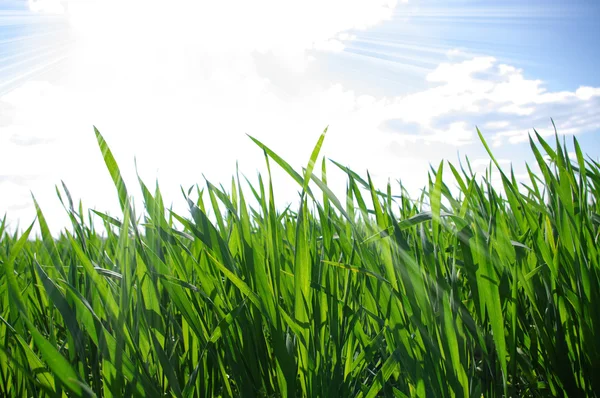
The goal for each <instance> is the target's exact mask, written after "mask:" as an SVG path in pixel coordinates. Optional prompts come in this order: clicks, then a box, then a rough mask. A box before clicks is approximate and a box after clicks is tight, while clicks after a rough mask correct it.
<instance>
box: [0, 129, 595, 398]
mask: <svg viewBox="0 0 600 398" xmlns="http://www.w3.org/2000/svg"><path fill="white" fill-rule="evenodd" d="M95 133H96V137H97V140H98V144H99V147H100V150H101V152H102V154H103V157H104V160H105V162H106V166H107V168H108V171H109V173H110V175H111V177H112V180H113V182H114V184H115V187H116V188H117V193H118V198H119V203H120V205H121V209H122V211H123V217H122V218H121V219H117V218H114V217H110V216H108V215H106V214H103V213H100V212H94V214H95V215H97V216H98V217H99V218H98V219H99V220H100V221H101V222H102V223H103V225H104V227H105V229H106V234H103V235H100V234H99V233H98V232H97V231H96V229H95V228H94V225H93V223H92V213H91V212H90V214H88V218H87V220H88V221H86V219H85V218H84V214H83V210H82V206H81V204H80V205H79V208H76V207H75V206H74V205H73V201H72V199H71V195H70V194H69V191H68V190H67V189H66V186H64V184H63V190H62V191H59V190H58V189H57V192H58V194H59V197H60V200H61V202H62V201H63V197H65V198H66V199H67V201H66V205H65V210H66V211H67V213H68V215H69V218H70V220H71V222H72V227H73V228H72V231H73V232H69V231H65V232H63V233H62V234H61V236H60V237H59V238H57V239H53V238H52V236H51V234H50V229H49V227H48V225H47V223H46V220H45V218H44V215H43V213H42V210H41V209H40V207H39V206H38V204H37V202H36V203H35V206H36V210H37V222H38V224H39V226H40V230H41V239H39V238H38V239H36V240H30V239H29V240H28V237H29V234H30V231H31V227H30V228H29V229H27V231H26V232H25V233H24V234H21V235H20V236H17V235H9V233H8V232H7V231H6V230H5V219H4V220H2V222H1V223H0V236H1V238H0V317H1V318H0V395H2V396H13V397H29V396H39V397H44V396H46V397H60V396H65V395H68V396H78V397H83V396H97V397H123V396H142V397H143V396H146V397H158V396H165V395H171V396H175V397H209V396H224V397H234V396H235V397H238V396H241V397H254V396H264V397H280V396H285V397H296V396H306V397H335V396H339V397H376V396H383V397H409V396H410V397H412V396H415V397H455V396H463V397H470V396H503V395H504V396H532V397H538V396H540V397H541V396H563V397H575V396H598V391H600V378H598V377H595V375H596V372H597V369H600V338H599V337H598V336H600V335H599V334H596V333H595V331H596V330H600V307H599V306H598V305H597V303H599V302H600V264H599V260H600V256H599V253H598V248H597V247H596V245H597V243H598V237H599V232H600V230H599V225H600V209H599V204H598V201H597V198H598V195H599V194H600V165H599V164H598V163H596V162H594V161H593V160H591V159H587V160H586V159H585V158H584V156H583V154H582V152H581V149H580V147H579V145H578V143H577V141H576V140H574V148H575V154H576V161H574V162H572V161H571V160H570V159H569V157H568V152H567V148H566V145H565V144H564V143H563V144H562V145H561V144H560V142H558V139H557V140H556V145H555V147H554V148H553V147H551V146H550V145H549V144H548V143H547V142H545V141H544V140H543V139H542V138H541V137H540V136H539V135H537V133H536V135H537V141H538V144H536V143H534V141H533V140H531V149H532V151H533V154H534V156H535V158H536V159H537V163H538V164H537V166H538V167H539V169H540V170H541V172H540V173H539V174H535V173H534V172H533V171H532V170H531V168H530V167H529V166H528V168H527V169H528V172H529V176H530V181H529V182H528V184H524V185H519V184H518V183H517V181H516V178H515V176H514V173H513V172H512V170H510V172H506V171H503V170H500V168H499V165H498V164H497V162H496V160H495V159H494V157H493V155H492V153H491V152H490V151H489V148H488V146H487V144H485V141H484V140H483V136H481V133H480V137H481V140H482V142H483V143H484V146H485V148H486V149H487V150H488V152H489V154H490V157H491V159H492V162H493V163H494V164H495V165H496V167H497V168H498V172H499V173H500V176H501V181H502V184H503V189H502V192H499V191H497V190H495V189H494V187H493V186H492V184H491V181H490V178H491V170H488V172H486V176H485V177H484V178H478V177H476V176H475V175H474V174H473V173H472V171H471V170H470V167H468V168H467V171H465V169H464V168H463V167H462V165H461V167H458V168H457V167H455V166H453V165H451V164H447V167H446V171H447V172H446V173H445V174H443V171H444V164H443V163H442V164H440V166H439V168H438V169H437V170H436V169H432V171H431V176H430V180H429V186H428V188H427V189H426V190H424V192H423V194H422V195H421V197H420V198H419V200H416V201H415V200H411V199H410V198H409V197H408V194H407V193H406V191H405V190H404V189H402V187H401V191H402V192H403V193H402V195H400V196H392V195H391V187H390V186H389V185H388V187H387V189H386V190H379V189H377V188H376V187H375V186H374V185H373V182H372V180H371V178H370V176H369V175H367V176H366V178H363V177H361V176H359V175H358V174H357V173H355V172H353V171H352V170H350V169H348V168H346V167H344V166H342V165H340V164H338V163H335V162H334V165H335V166H336V167H339V168H340V170H342V171H343V172H344V173H346V174H347V177H348V184H347V192H346V197H345V198H341V199H340V198H338V197H336V196H335V194H334V193H333V192H332V191H331V190H330V189H329V188H328V186H327V169H326V163H325V161H323V162H322V163H321V168H320V170H319V167H318V155H319V151H320V148H321V145H322V143H323V139H324V137H325V133H323V135H322V136H321V137H320V139H319V141H318V143H317V145H316V146H315V149H314V151H313V152H312V155H311V156H310V159H309V162H308V166H307V167H306V169H304V170H303V171H301V172H298V171H295V170H294V169H293V168H292V167H291V166H290V165H289V164H288V163H287V162H285V161H284V160H283V159H282V158H280V157H279V156H278V155H277V154H275V153H274V152H273V151H272V150H270V149H269V148H268V147H267V146H266V145H264V144H263V143H261V142H259V141H258V140H256V139H254V138H252V140H253V141H254V142H255V143H256V144H257V145H258V146H259V147H260V149H262V150H263V151H264V153H265V158H266V161H267V166H268V170H269V175H268V176H267V177H268V178H267V179H266V180H265V179H263V178H262V177H260V179H259V184H258V186H252V185H250V186H249V188H250V190H251V192H252V194H253V195H254V199H257V200H258V208H256V209H255V208H253V207H251V206H249V205H248V201H247V199H246V198H245V196H244V192H245V190H244V188H243V187H244V186H246V185H243V184H242V181H241V180H240V178H239V177H237V176H236V178H234V179H233V180H232V184H231V190H230V192H227V191H226V190H225V188H223V187H222V186H221V187H217V186H215V185H213V184H211V183H210V182H207V186H206V189H205V190H203V191H199V198H198V199H197V200H194V199H192V198H191V197H190V194H191V190H190V191H189V192H184V193H183V194H184V196H185V199H186V201H187V203H188V205H189V209H190V212H189V215H187V216H186V215H181V214H176V213H174V212H173V211H171V210H169V209H166V208H165V206H164V203H163V200H162V195H161V192H160V189H159V187H158V186H156V188H155V190H154V193H152V192H151V191H150V190H149V189H148V187H147V186H146V185H145V184H144V183H143V182H142V181H141V180H140V181H139V182H140V186H141V188H142V194H143V199H144V203H145V209H144V212H143V216H142V218H141V219H138V218H136V215H135V213H134V209H133V206H132V204H131V198H130V197H129V196H128V192H130V191H128V190H127V188H126V187H125V182H124V180H123V179H122V178H121V174H120V171H119V168H118V166H117V163H116V161H115V159H114V157H113V155H112V153H111V151H110V149H109V147H108V144H107V143H106V141H105V140H104V138H103V137H102V135H101V134H100V133H99V132H98V131H97V130H95ZM270 162H275V164H276V165H277V166H279V167H282V168H283V170H285V171H286V172H287V173H288V174H289V175H290V177H291V178H292V179H294V180H295V181H296V182H297V183H298V188H299V191H300V192H301V195H300V197H299V203H298V204H297V205H296V206H297V211H296V212H295V211H294V210H293V209H294V205H292V206H291V207H288V208H287V209H285V210H284V211H278V210H277V209H276V206H275V193H276V190H275V189H274V187H273V186H272V184H271V176H270V170H271V169H270V167H271V164H270ZM448 169H449V170H450V172H451V173H452V176H453V177H454V179H455V181H456V184H457V193H456V194H454V195H453V194H452V193H451V191H450V189H449V188H448V185H447V184H446V182H447V181H448ZM318 174H320V177H319V176H318ZM246 182H247V180H246ZM248 184H249V183H248ZM311 188H312V190H311ZM317 193H318V195H319V196H317ZM321 195H322V196H321ZM205 199H206V200H209V201H210V203H209V202H205ZM63 204H65V202H63ZM206 208H210V209H212V210H213V212H214V218H211V217H208V216H207V211H206ZM213 219H214V222H213ZM176 223H177V225H179V227H176ZM592 303H596V305H593V304H592Z"/></svg>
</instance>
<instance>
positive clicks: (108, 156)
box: [94, 126, 133, 214]
mask: <svg viewBox="0 0 600 398" xmlns="http://www.w3.org/2000/svg"><path fill="white" fill-rule="evenodd" d="M94 133H95V134H96V140H97V141H98V146H99V147H100V151H101V152H102V157H103V158H104V163H105V164H106V168H107V169H108V172H109V173H110V177H111V178H112V180H113V183H114V184H115V187H116V188H117V193H118V195H119V204H120V205H121V210H122V211H123V213H124V212H125V207H127V206H129V203H128V197H129V196H128V194H127V187H126V186H125V181H124V180H123V178H122V177H121V171H120V170H119V166H118V165H117V161H116V160H115V157H114V156H113V154H112V152H111V150H110V148H109V147H108V144H107V143H106V140H105V139H104V137H103V136H102V134H100V131H98V129H97V128H96V126H94ZM130 214H133V212H131V211H130Z"/></svg>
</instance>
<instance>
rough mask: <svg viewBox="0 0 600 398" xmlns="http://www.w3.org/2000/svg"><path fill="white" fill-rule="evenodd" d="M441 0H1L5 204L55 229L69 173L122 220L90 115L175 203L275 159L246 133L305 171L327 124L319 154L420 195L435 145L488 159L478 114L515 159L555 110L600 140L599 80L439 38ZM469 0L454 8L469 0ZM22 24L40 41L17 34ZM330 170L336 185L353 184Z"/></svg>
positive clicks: (80, 191) (14, 214)
mask: <svg viewBox="0 0 600 398" xmlns="http://www.w3.org/2000/svg"><path fill="white" fill-rule="evenodd" d="M432 3H434V4H433V5H432ZM482 3H485V2H482ZM435 4H439V3H435V2H425V1H421V2H419V1H416V0H415V1H410V2H407V1H394V0H353V1H338V0H329V1H327V0H319V1H316V0H315V1H310V0H309V1H307V0H304V1H293V0H287V1H274V0H257V1H252V2H246V1H229V2H212V1H210V2H209V1H191V0H170V1H163V0H144V1H141V0H120V1H116V0H79V1H77V0H69V1H53V0H37V1H33V0H30V1H29V2H28V3H27V7H24V8H23V9H17V10H16V11H15V10H14V9H12V10H10V11H8V10H5V11H4V12H3V13H2V9H1V8H0V34H4V35H3V37H9V38H8V39H4V42H5V43H8V42H7V40H13V41H11V42H10V46H9V45H8V44H6V46H5V47H2V43H3V42H2V41H1V40H0V51H2V50H3V49H5V50H4V52H1V54H2V55H1V56H2V59H3V61H0V77H1V78H2V80H0V148H1V151H2V156H1V157H0V211H3V210H5V211H6V212H7V214H8V216H7V217H8V219H9V221H10V223H11V225H13V226H15V225H16V224H17V223H21V226H25V224H28V223H30V222H31V221H32V220H33V218H34V215H35V212H34V211H33V207H32V201H31V196H30V192H33V193H34V194H35V196H36V198H37V199H38V201H39V202H40V204H41V205H42V209H43V210H44V212H45V215H46V217H47V218H48V219H49V223H50V226H51V227H52V229H53V230H54V231H57V230H58V229H60V228H62V227H63V226H64V225H65V224H66V222H67V219H66V217H65V215H64V211H63V210H62V209H61V207H60V203H59V201H58V198H57V197H56V193H55V190H54V186H55V185H56V184H60V181H61V180H64V181H65V183H66V184H67V186H68V187H69V189H70V191H71V193H72V194H73V196H74V198H76V199H79V198H81V199H82V200H83V204H84V206H85V207H91V208H96V209H97V210H100V211H108V212H109V213H111V214H113V215H117V216H118V214H119V211H118V203H117V196H116V192H115V189H114V187H113V186H112V183H111V181H110V178H109V175H108V173H107V172H106V170H105V167H104V164H103V161H102V158H101V155H100V151H99V150H98V148H97V145H96V143H95V137H94V134H93V129H92V125H95V126H96V127H98V129H99V130H100V131H101V133H102V134H103V135H104V137H105V138H106V140H107V141H108V143H109V145H110V146H111V148H112V150H113V153H114V154H115V156H116V158H117V161H118V162H119V164H120V167H121V170H122V172H123V174H124V175H125V178H126V181H127V182H128V184H129V186H130V190H131V191H132V192H133V193H134V195H136V196H137V197H140V196H141V195H139V194H138V192H139V191H138V190H137V181H136V177H135V168H134V157H135V159H136V161H137V167H138V172H139V174H140V176H141V177H142V179H144V180H145V182H146V183H147V184H148V185H150V186H153V185H154V181H155V179H158V181H159V184H160V186H161V189H162V190H163V194H164V195H165V197H166V198H167V201H168V203H171V202H172V203H173V204H174V207H175V208H176V209H178V210H181V211H185V203H184V201H183V198H182V197H181V192H180V188H179V187H180V186H184V187H185V188H188V187H190V186H191V185H192V184H195V183H199V184H201V185H202V184H203V183H204V177H206V178H207V179H209V180H210V181H211V182H213V183H216V184H218V183H223V184H224V185H225V186H226V187H228V186H229V184H230V181H231V176H232V175H233V174H234V173H235V168H236V162H238V163H239V168H240V171H241V172H243V173H244V174H245V175H247V176H248V177H249V178H250V180H252V181H256V178H255V177H256V172H257V170H264V156H263V154H262V152H261V150H260V149H259V148H258V147H257V146H256V145H255V144H253V143H252V142H251V140H250V139H249V138H248V137H247V136H246V134H250V135H252V136H254V137H256V138H258V139H259V140H261V141H262V142H264V143H265V144H266V145H268V146H270V147H271V148H272V149H274V150H275V151H276V152H277V153H279V154H280V155H281V156H282V157H283V158H284V159H286V160H287V161H288V162H289V163H291V164H292V165H293V166H295V167H296V168H297V170H299V169H300V167H302V166H304V165H306V162H307V160H308V157H309V155H310V152H311V150H312V148H313V146H314V144H315V142H316V140H317V139H318V137H319V135H320V134H321V132H322V131H323V129H324V128H325V127H326V126H329V131H328V136H327V138H326V140H325V145H324V147H323V149H322V153H323V154H324V155H325V156H326V157H328V158H332V159H334V160H336V161H338V162H340V163H343V164H347V165H349V166H351V168H353V169H355V170H356V171H357V172H360V173H363V172H364V171H365V170H366V169H368V170H369V171H370V173H371V175H372V176H373V177H374V179H375V181H377V182H378V183H379V184H385V182H386V181H387V180H388V179H391V180H392V181H394V180H396V179H402V181H403V183H404V184H406V186H407V187H408V188H409V189H410V190H412V191H413V192H416V191H417V190H418V188H420V187H423V186H424V185H425V184H426V183H427V179H426V176H427V170H428V168H429V164H430V163H433V164H434V165H437V164H438V163H439V161H440V160H441V159H442V158H446V159H450V160H452V161H454V160H456V159H457V153H458V152H460V154H461V155H469V156H470V157H471V158H472V159H474V160H476V161H477V162H476V163H477V164H482V165H485V164H486V160H485V156H484V152H483V151H482V147H481V145H480V144H479V143H478V141H477V135H476V130H475V125H478V126H479V128H480V129H481V130H482V131H483V132H484V134H485V135H486V137H487V139H488V141H489V142H490V143H491V144H492V145H493V146H494V148H495V150H497V151H498V153H499V155H500V157H501V158H503V159H504V161H505V163H506V164H510V163H511V162H512V163H515V164H518V165H520V166H518V167H521V168H522V162H523V160H524V159H525V158H526V156H527V155H526V153H527V150H526V141H527V139H528V138H527V137H528V133H530V132H531V131H532V128H533V127H535V128H536V129H537V130H538V131H539V132H541V133H542V134H546V135H549V134H552V133H553V130H552V129H551V124H550V117H554V118H555V120H556V121H557V125H559V129H560V132H561V133H562V134H569V135H571V134H579V135H581V134H583V135H584V136H586V137H588V140H589V142H592V143H594V142H596V141H597V139H596V138H595V136H596V132H597V131H598V130H600V115H599V112H598V109H600V106H599V105H600V87H598V86H599V85H598V84H597V82H596V81H591V80H589V79H587V78H585V77H582V78H581V79H580V80H579V81H578V80H577V79H576V78H574V77H572V78H570V80H569V84H568V85H555V87H551V86H549V84H547V82H546V81H545V80H544V79H542V78H538V77H537V76H536V75H535V73H536V71H538V70H541V68H540V66H539V65H535V62H533V63H531V62H530V61H531V60H528V59H527V57H526V55H524V56H520V55H519V54H516V55H515V54H512V53H510V52H507V51H505V50H504V51H500V50H498V49H497V48H496V47H494V45H493V43H492V38H490V39H489V41H485V40H482V41H481V42H480V43H476V44H469V43H467V42H465V41H464V40H462V41H460V40H456V43H452V42H450V43H449V42H447V41H444V40H443V37H442V36H441V34H439V32H438V35H440V37H437V38H436V37H433V38H432V35H434V33H435V32H436V30H435V29H437V28H435V29H434V28H429V26H430V25H431V23H430V22H426V23H424V22H422V18H424V17H423V16H427V15H428V16H429V18H433V17H435V18H439V15H442V16H443V15H444V12H446V13H447V14H449V15H450V14H451V13H450V11H448V9H446V11H444V9H441V8H439V7H437V8H436V7H434V6H435ZM461 4H463V3H461ZM0 7H1V3H0ZM461 7H462V8H461ZM461 7H458V6H456V7H455V8H454V11H455V12H458V11H461V10H462V11H461V12H462V14H461V13H460V12H459V14H460V15H463V14H464V15H467V14H469V13H468V12H467V11H469V10H471V11H470V12H473V11H472V9H469V10H467V9H466V8H465V7H464V6H461ZM540 7H541V6H540ZM540 9H541V8H540ZM436 10H437V12H434V11H436ZM457 10H458V11H457ZM475 10H476V9H475ZM510 10H512V11H511V12H513V13H514V15H518V14H519V9H517V10H516V11H514V10H513V9H512V8H511V9H510ZM510 10H509V11H510ZM479 12H480V14H481V18H484V17H485V18H493V14H492V16H490V15H488V14H486V13H484V12H483V11H479ZM557 12H558V11H556V12H554V13H552V12H550V13H548V15H550V16H548V18H556V17H557V15H556V14H557ZM574 14H577V13H574ZM431 15H433V17H432V16H431ZM469 15H470V14H469ZM540 15H541V14H540ZM577 15H579V14H577ZM532 18H533V17H532ZM573 18H576V17H573ZM17 19H19V21H21V22H17ZM10 21H12V22H13V23H10ZM19 24H21V25H23V28H22V29H21V30H19V28H18V26H20V25H19ZM15 26H17V27H15ZM428 29H429V30H428ZM456 29H460V24H459V23H456ZM506 29H508V28H506ZM46 31H51V32H53V33H52V35H47V34H46V35H45V34H44V33H45V32H46ZM56 32H58V33H56ZM572 34H575V33H572ZM11 35H12V36H11ZM27 35H30V36H32V37H34V39H31V40H29V39H27V40H20V41H19V40H15V38H16V39H19V37H28V36H27ZM57 35H58V36H57ZM482 35H483V34H482ZM434 36H435V35H434ZM10 37H12V38H13V39H10ZM57 37H60V40H57V39H56V38H57ZM530 45H533V44H530ZM528 62H529V63H528ZM19 63H20V64H19ZM15 64H18V65H17V66H15ZM19 65H20V66H19ZM528 65H529V66H531V70H532V72H528V69H527V66H528ZM540 73H541V72H540ZM556 76H557V77H556V80H559V79H560V80H561V81H564V80H565V79H563V78H560V76H562V75H560V74H559V73H558V72H557V74H556ZM565 86H566V87H565ZM589 137H593V138H589ZM597 149H598V147H597V146H595V147H593V148H592V152H593V151H597ZM592 154H593V153H592ZM515 167H517V166H515ZM334 169H335V166H334V165H333V164H329V170H330V172H331V173H332V176H333V177H332V178H330V181H331V184H332V185H333V186H334V187H335V189H336V190H337V192H342V193H343V188H344V184H345V180H344V179H343V178H342V176H341V174H339V173H338V174H337V177H336V174H335V173H334ZM275 180H276V181H275V184H276V185H275V187H276V195H277V196H278V197H279V199H280V201H281V202H286V201H295V200H296V197H297V196H296V191H297V187H296V186H295V185H294V183H293V182H292V181H291V179H289V178H286V177H285V176H284V175H283V174H282V173H281V172H279V171H277V172H276V175H275ZM133 188H135V189H133ZM382 188H383V187H382Z"/></svg>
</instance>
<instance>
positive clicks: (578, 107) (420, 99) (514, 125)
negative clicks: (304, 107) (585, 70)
mask: <svg viewBox="0 0 600 398" xmlns="http://www.w3.org/2000/svg"><path fill="white" fill-rule="evenodd" d="M450 53H459V52H458V51H456V52H450ZM427 81H429V82H431V83H433V87H432V88H430V89H427V90H423V91H420V92H416V93H413V94H409V95H406V96H404V97H400V98H396V99H394V100H393V101H392V102H393V104H392V105H390V109H393V110H394V111H393V116H391V115H390V119H395V120H397V121H399V122H403V123H406V124H407V125H411V124H412V125H416V126H418V130H419V133H418V134H416V135H415V134H411V135H412V136H411V137H410V139H411V140H414V139H417V140H423V141H424V142H440V143H447V144H454V145H457V146H459V145H465V144H467V143H469V142H472V140H471V138H473V137H474V135H469V134H468V129H469V126H474V124H478V125H479V126H480V127H482V128H484V131H483V132H484V134H486V135H487V136H488V137H490V138H491V141H492V144H493V145H494V146H496V147H497V146H501V145H502V144H503V143H505V142H509V143H511V144H515V143H520V142H523V141H526V140H527V139H528V133H529V131H531V129H532V128H536V129H537V130H538V132H540V134H542V135H543V136H546V135H552V134H554V129H553V128H552V126H551V123H550V118H555V119H556V121H557V124H558V132H559V133H560V134H578V133H582V132H587V131H594V130H598V129H600V112H598V111H597V109H600V88H594V87H580V88H578V89H577V90H575V91H560V92H550V91H548V90H547V89H546V88H545V87H544V83H543V82H542V81H541V80H538V79H529V78H527V77H525V75H524V72H523V70H522V69H519V68H516V67H514V66H511V65H505V64H499V63H498V61H497V60H496V59H495V58H494V57H474V58H471V59H468V60H465V61H462V62H456V63H448V62H444V63H442V64H440V65H439V66H438V67H437V68H436V69H435V70H434V71H432V72H431V73H430V74H429V75H427ZM565 115H566V116H565ZM459 127H460V128H459ZM463 129H466V130H463ZM473 129H474V128H473ZM398 133H399V134H400V135H401V136H404V139H407V133H406V132H405V131H403V130H402V129H400V130H398Z"/></svg>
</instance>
